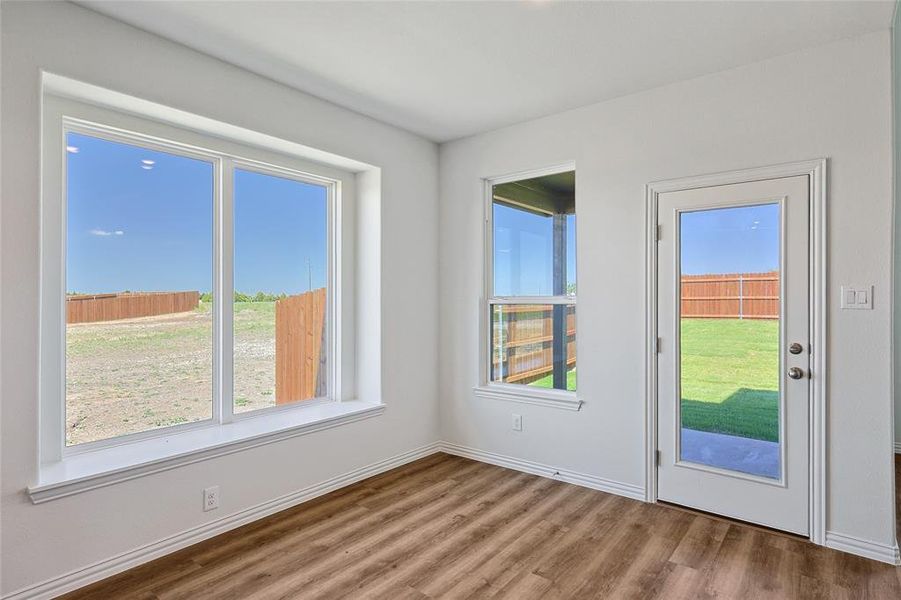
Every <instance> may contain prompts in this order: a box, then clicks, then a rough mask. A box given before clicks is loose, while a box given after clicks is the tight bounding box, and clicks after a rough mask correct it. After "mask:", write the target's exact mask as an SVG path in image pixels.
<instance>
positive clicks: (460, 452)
mask: <svg viewBox="0 0 901 600" xmlns="http://www.w3.org/2000/svg"><path fill="white" fill-rule="evenodd" d="M896 449H898V446H897V445H896ZM436 452H446V453H447V454H453V455H455V456H462V457H464V458H469V459H472V460H477V461H479V462H484V463H488V464H492V465H497V466H499V467H505V468H508V469H513V470H516V471H522V472H524V473H530V474H532V475H538V476H541V477H547V478H549V479H556V480H558V481H563V482H566V483H572V484H574V485H579V486H582V487H587V488H591V489H594V490H600V491H602V492H608V493H610V494H616V495H619V496H625V497H627V498H632V499H634V500H639V501H642V502H643V501H644V500H645V490H644V488H643V487H641V486H638V485H633V484H628V483H622V482H618V481H612V480H609V479H604V478H602V477H597V476H594V475H587V474H585V473H578V472H576V471H568V470H566V469H557V468H554V467H550V466H548V465H545V464H542V463H537V462H532V461H528V460H522V459H519V458H515V457H512V456H506V455H503V454H496V453H494V452H487V451H485V450H478V449H476V448H469V447H466V446H461V445H459V444H452V443H450V442H434V443H431V444H427V445H425V446H422V447H420V448H416V449H414V450H410V451H408V452H404V453H402V454H398V455H397V456H393V457H391V458H388V459H385V460H383V461H380V462H377V463H373V464H371V465H367V466H365V467H361V468H359V469H356V470H354V471H351V472H349V473H345V474H344V475H339V476H337V477H333V478H332V479H328V480H326V481H323V482H321V483H318V484H316V485H312V486H309V487H307V488H304V489H302V490H298V491H296V492H293V493H291V494H288V495H285V496H282V497H280V498H276V499H274V500H270V501H268V502H264V503H262V504H258V505H257V506H254V507H251V508H248V509H246V510H243V511H240V512H237V513H234V514H232V515H228V516H226V517H223V518H221V519H217V520H215V521H211V522H209V523H205V524H203V525H199V526H197V527H194V528H192V529H188V530H187V531H183V532H181V533H178V534H175V535H173V536H170V537H168V538H164V539H162V540H159V541H157V542H153V543H151V544H146V545H144V546H141V547H139V548H135V549H134V550H129V551H127V552H123V553H122V554H119V555H117V556H114V557H112V558H109V559H106V560H103V561H100V562H97V563H94V564H92V565H90V566H87V567H84V568H82V569H78V570H75V571H71V572H69V573H66V574H65V575H61V576H59V577H54V578H53V579H49V580H47V581H44V582H42V583H38V584H35V585H31V586H28V587H26V588H23V589H20V590H18V591H15V592H12V593H10V594H8V595H6V596H3V600H45V599H50V598H54V597H56V596H59V595H61V594H65V593H67V592H70V591H72V590H75V589H78V588H80V587H84V586H86V585H89V584H91V583H94V582H97V581H100V580H102V579H106V578H107V577H111V576H112V575H115V574H117V573H121V572H122V571H125V570H127V569H130V568H132V567H136V566H138V565H141V564H143V563H146V562H149V561H151V560H154V559H156V558H160V557H161V556H165V555H167V554H171V553H172V552H175V551H176V550H180V549H182V548H186V547H188V546H190V545H192V544H196V543H198V542H202V541H204V540H206V539H209V538H211V537H214V536H216V535H219V534H221V533H225V532H227V531H230V530H232V529H235V528H237V527H240V526H242V525H246V524H247V523H251V522H253V521H256V520H258V519H262V518H264V517H267V516H269V515H271V514H274V513H277V512H279V511H282V510H285V509H287V508H291V507H292V506H296V505H298V504H301V503H303V502H306V501H308V500H312V499H314V498H317V497H319V496H322V495H324V494H327V493H329V492H333V491H335V490H338V489H341V488H343V487H346V486H348V485H351V484H353V483H356V482H358V481H362V480H363V479H366V478H368V477H372V476H374V475H378V474H379V473H384V472H385V471H389V470H391V469H394V468H396V467H399V466H402V465H405V464H407V463H410V462H413V461H415V460H419V459H420V458H424V457H426V456H429V455H431V454H434V453H436ZM826 546H827V547H829V548H833V549H835V550H841V551H843V552H848V553H850V554H856V555H858V556H863V557H865V558H870V559H873V560H878V561H881V562H886V563H889V564H894V565H898V564H901V555H899V551H898V546H887V545H884V544H879V543H876V542H871V541H869V540H862V539H859V538H855V537H853V536H850V535H844V534H840V533H835V532H827V533H826Z"/></svg>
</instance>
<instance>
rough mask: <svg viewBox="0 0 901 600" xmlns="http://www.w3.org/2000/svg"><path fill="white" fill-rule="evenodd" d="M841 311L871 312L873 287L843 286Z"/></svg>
mask: <svg viewBox="0 0 901 600" xmlns="http://www.w3.org/2000/svg"><path fill="white" fill-rule="evenodd" d="M842 310H873V286H872V285H863V286H861V285H856V286H851V285H843V286H842Z"/></svg>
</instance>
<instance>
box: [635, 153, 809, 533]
mask: <svg viewBox="0 0 901 600" xmlns="http://www.w3.org/2000/svg"><path fill="white" fill-rule="evenodd" d="M826 167H827V159H825V158H819V159H813V160H806V161H801V162H793V163H785V164H779V165H773V166H768V167H758V168H753V169H742V170H738V171H727V172H723V173H713V174H709V175H698V176H692V177H682V178H678V179H668V180H663V181H654V182H651V183H649V184H647V185H646V186H645V192H646V197H647V203H646V206H645V209H646V212H645V221H646V225H647V230H646V240H647V252H646V262H647V264H646V267H645V269H646V279H645V293H646V297H645V315H646V319H647V320H646V324H645V329H646V332H647V338H646V341H645V350H646V357H645V373H646V388H645V396H646V400H647V402H646V406H645V421H646V422H645V447H646V454H645V501H646V502H657V425H658V423H657V402H658V398H657V370H658V365H657V343H658V342H657V339H658V331H657V244H658V242H659V241H660V236H659V235H658V232H659V228H658V215H657V202H658V196H659V195H660V194H662V193H665V192H676V191H681V190H689V189H695V188H702V187H712V186H718V185H729V184H735V183H748V182H753V181H760V180H764V179H777V178H781V177H795V176H798V175H806V176H807V177H808V178H809V181H810V186H809V193H810V195H809V202H810V224H809V227H810V237H809V244H810V249H809V263H810V264H809V266H810V348H811V351H810V387H809V402H810V436H809V439H810V453H809V457H810V458H809V460H810V469H809V473H810V481H809V483H808V487H809V490H808V499H809V500H808V501H809V503H810V507H809V513H808V517H809V519H810V541H812V542H813V543H815V544H819V545H821V546H822V545H825V544H826V377H825V373H826V308H827V302H826V300H827V296H826ZM663 235H664V236H666V235H672V232H665V231H664V232H663Z"/></svg>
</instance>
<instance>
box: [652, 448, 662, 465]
mask: <svg viewBox="0 0 901 600" xmlns="http://www.w3.org/2000/svg"><path fill="white" fill-rule="evenodd" d="M661 460H662V457H661V454H660V450H656V451H655V452H654V461H655V464H656V465H657V466H658V467H659V466H660V461H661Z"/></svg>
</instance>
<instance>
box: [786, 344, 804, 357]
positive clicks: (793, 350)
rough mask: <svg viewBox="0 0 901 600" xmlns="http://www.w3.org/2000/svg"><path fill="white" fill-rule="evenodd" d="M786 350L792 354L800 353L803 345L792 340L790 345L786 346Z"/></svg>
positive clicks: (802, 350)
mask: <svg viewBox="0 0 901 600" xmlns="http://www.w3.org/2000/svg"><path fill="white" fill-rule="evenodd" d="M788 351H789V352H791V353H792V354H801V353H802V352H804V346H802V345H801V344H799V343H798V342H792V345H791V346H789V347H788Z"/></svg>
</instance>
